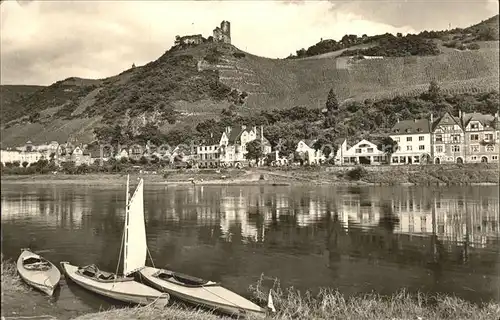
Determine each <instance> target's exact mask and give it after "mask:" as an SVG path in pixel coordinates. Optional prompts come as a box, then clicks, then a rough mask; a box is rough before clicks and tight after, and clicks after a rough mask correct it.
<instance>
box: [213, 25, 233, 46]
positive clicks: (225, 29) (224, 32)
mask: <svg viewBox="0 0 500 320" xmlns="http://www.w3.org/2000/svg"><path fill="white" fill-rule="evenodd" d="M213 37H214V42H222V43H229V44H231V24H230V23H229V21H226V20H224V21H222V22H221V23H220V27H216V28H215V29H214V35H213Z"/></svg>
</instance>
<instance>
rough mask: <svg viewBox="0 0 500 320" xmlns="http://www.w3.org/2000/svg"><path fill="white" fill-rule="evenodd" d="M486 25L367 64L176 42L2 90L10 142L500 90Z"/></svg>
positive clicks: (342, 57) (5, 138) (348, 58)
mask: <svg viewBox="0 0 500 320" xmlns="http://www.w3.org/2000/svg"><path fill="white" fill-rule="evenodd" d="M485 25H488V26H496V27H497V30H498V16H496V18H495V17H493V18H491V19H488V20H486V21H484V22H482V23H480V24H478V25H476V26H472V27H470V28H468V29H463V30H459V31H457V30H455V31H453V32H455V33H452V32H451V31H447V32H445V33H443V34H441V33H439V32H438V33H437V34H439V39H437V40H436V39H435V40H433V41H434V43H438V42H439V43H441V44H439V46H438V49H439V53H437V52H433V51H432V50H431V51H428V52H427V53H426V54H414V55H412V54H411V52H410V55H408V54H406V55H404V56H399V55H398V54H393V55H392V56H382V57H378V58H377V59H370V58H369V57H365V58H364V59H363V58H359V57H357V56H358V55H359V54H360V53H363V52H358V51H356V52H353V51H352V50H355V45H353V46H350V47H349V48H348V49H342V50H344V51H342V52H341V53H338V52H337V53H336V54H331V52H330V53H326V54H322V55H316V56H314V57H307V58H301V59H269V58H264V57H259V56H256V55H253V54H250V53H247V52H244V51H242V50H240V49H238V48H236V47H235V46H233V45H231V44H227V43H213V42H206V43H202V44H199V45H175V46H174V47H172V48H171V49H170V50H168V51H166V52H165V54H163V55H162V56H161V57H159V58H158V59H157V60H155V61H152V62H150V63H148V64H146V65H144V66H138V67H134V68H131V69H128V70H125V71H124V72H122V73H121V74H119V75H116V76H113V77H109V78H106V79H99V80H89V79H80V78H69V79H66V80H62V81H59V82H56V83H54V84H52V85H50V86H48V87H42V88H38V89H36V90H35V91H33V92H28V90H26V91H23V92H26V94H24V93H23V94H20V95H19V96H18V97H16V98H8V97H4V92H5V90H10V89H9V87H10V86H2V97H1V99H2V128H1V133H2V143H3V145H15V144H21V143H24V142H25V141H27V140H32V141H33V142H34V143H42V142H47V141H50V140H58V141H60V142H64V141H65V140H67V139H75V140H78V141H80V142H91V141H93V140H94V139H95V135H94V131H97V132H98V133H100V135H99V136H106V135H108V136H109V132H108V131H109V128H111V127H114V126H116V125H120V126H121V128H122V129H120V130H121V131H120V134H121V136H123V138H122V139H124V140H127V139H128V138H132V137H136V136H140V135H148V134H149V135H151V134H152V133H155V132H158V131H159V132H163V133H166V132H169V131H171V130H173V129H176V128H177V129H179V128H184V127H185V126H189V127H194V126H195V125H196V124H197V123H199V122H202V121H203V120H207V119H214V118H219V117H220V115H221V112H225V111H224V110H226V111H227V110H228V109H231V110H233V112H236V113H238V114H240V115H250V114H255V113H258V112H260V111H265V110H270V109H289V108H292V107H295V106H301V107H304V108H308V109H318V108H322V107H324V105H325V102H326V97H327V94H328V92H329V91H330V90H331V89H333V90H334V91H335V93H336V95H337V97H338V99H339V101H340V102H341V104H346V103H350V102H352V101H359V102H364V101H365V100H366V99H370V100H372V101H377V100H381V99H391V98H394V97H396V96H404V97H412V96H418V95H419V94H421V93H423V92H425V91H426V90H427V88H428V87H429V83H430V82H431V81H436V82H437V83H438V84H439V86H440V88H441V90H442V91H443V92H444V93H453V94H459V93H480V92H490V91H491V90H498V85H499V78H498V74H499V49H498V40H496V41H495V40H492V41H484V38H481V37H480V36H482V35H483V33H482V31H475V30H484V28H483V27H484V26H485ZM488 30H489V29H488ZM457 32H459V33H460V34H461V35H465V38H464V40H463V41H464V42H465V41H469V42H468V43H469V44H470V43H480V44H479V45H480V48H478V49H474V50H468V49H465V50H459V49H454V48H448V47H445V46H444V45H442V44H443V43H444V42H443V41H444V40H443V39H444V37H445V36H447V37H452V39H453V37H454V36H456V35H457V34H458V33H457ZM424 34H425V33H424ZM427 34H431V35H432V34H433V33H432V32H428V33H427ZM384 37H386V36H384V35H382V36H379V38H378V39H379V40H380V39H383V38H384ZM392 37H394V36H392ZM467 37H469V38H467ZM470 37H472V38H473V40H471V39H472V38H470ZM372 38H373V37H372ZM386 38H387V37H386ZM396 38H397V36H396ZM497 39H498V37H497ZM419 41H420V40H419ZM460 41H462V40H460ZM398 43H399V42H398ZM403 43H406V44H405V45H406V46H407V47H408V46H409V45H411V44H412V43H413V42H412V41H409V42H408V41H406V40H405V41H404V42H403ZM424 48H427V49H428V48H431V47H429V46H424ZM427 49H426V50H427ZM445 49H446V50H445ZM347 50H351V51H350V52H351V53H349V51H347ZM372 50H373V49H372ZM346 51H347V52H348V53H346ZM418 52H419V51H418V50H417V51H416V53H418ZM350 54H352V55H350ZM9 99H10V100H9ZM3 101H9V102H8V103H6V104H4V103H3ZM410 116H411V115H410ZM99 128H104V129H99ZM124 128H126V129H124Z"/></svg>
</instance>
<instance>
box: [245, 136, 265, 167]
mask: <svg viewBox="0 0 500 320" xmlns="http://www.w3.org/2000/svg"><path fill="white" fill-rule="evenodd" d="M246 149H247V153H246V155H245V157H246V158H247V160H255V161H256V162H257V163H258V162H259V160H260V159H261V158H262V157H264V152H263V150H262V145H261V143H260V140H257V139H256V140H253V141H250V142H249V143H247V145H246Z"/></svg>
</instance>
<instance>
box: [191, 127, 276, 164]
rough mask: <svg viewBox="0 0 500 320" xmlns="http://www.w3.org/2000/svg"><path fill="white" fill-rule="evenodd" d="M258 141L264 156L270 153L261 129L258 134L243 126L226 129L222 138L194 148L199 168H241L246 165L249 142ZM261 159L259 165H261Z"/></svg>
mask: <svg viewBox="0 0 500 320" xmlns="http://www.w3.org/2000/svg"><path fill="white" fill-rule="evenodd" d="M254 140H259V141H260V142H261V146H262V148H263V153H264V155H267V154H269V153H270V152H271V144H270V143H269V141H268V140H267V139H266V137H264V133H263V128H262V127H261V128H260V132H259V131H258V130H257V127H255V126H254V127H252V128H248V127H247V126H245V125H241V126H238V127H234V128H233V127H226V129H225V130H224V132H223V133H222V136H221V137H220V139H219V140H218V141H217V140H216V139H215V138H214V137H212V138H211V139H209V140H207V141H205V142H204V143H203V144H202V145H200V146H198V147H197V148H196V152H197V156H198V161H199V165H200V166H219V165H222V166H237V167H239V166H242V165H243V164H244V163H247V162H248V161H247V158H246V154H247V149H246V146H247V144H248V143H249V142H252V141H254ZM263 161H264V159H261V160H260V162H261V163H259V164H262V163H263Z"/></svg>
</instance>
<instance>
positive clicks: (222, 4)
mask: <svg viewBox="0 0 500 320" xmlns="http://www.w3.org/2000/svg"><path fill="white" fill-rule="evenodd" d="M498 10H499V6H498V1H496V0H469V1H449V0H419V1H417V0H400V1H375V0H364V1H334V0H330V1H320V0H316V1H302V0H287V1H266V0H255V1H251V0H246V1H232V0H221V1H96V0H93V1H83V0H78V1H69V0H65V1H62V0H59V1H48V0H42V1H32V0H24V1H16V0H6V1H2V3H1V5H0V11H1V15H0V23H1V35H0V40H1V42H0V50H1V60H0V64H1V78H0V79H1V81H0V82H1V84H38V85H50V84H52V83H54V82H56V81H59V80H62V79H66V78H69V77H81V78H93V79H95V78H104V77H109V76H112V75H115V74H118V73H120V72H122V71H124V70H126V69H128V68H130V66H131V65H132V63H135V65H137V66H140V65H144V64H146V63H148V62H150V61H153V60H155V59H157V58H158V57H159V56H161V55H162V54H163V53H164V52H165V51H166V50H168V49H169V48H170V47H171V46H172V45H173V42H174V39H175V36H176V35H186V34H202V35H203V36H205V37H208V36H210V35H212V30H213V29H214V28H215V27H216V26H218V25H220V22H221V21H222V20H228V21H230V22H231V38H232V43H233V44H234V45H235V46H236V47H238V48H240V49H242V50H244V51H247V52H250V53H252V54H256V55H259V56H264V57H269V58H285V57H287V56H288V55H289V54H290V53H295V51H296V50H298V49H300V48H306V49H307V48H308V47H309V46H311V45H314V44H315V43H317V42H318V41H320V39H321V38H323V39H335V40H340V38H342V36H343V35H345V34H357V35H359V36H361V35H362V34H367V35H375V34H382V33H386V32H390V33H393V34H395V33H397V32H402V33H403V34H406V33H418V32H420V31H422V30H426V29H427V30H443V29H447V28H448V26H449V25H450V24H451V26H452V28H455V27H467V26H469V25H472V24H475V23H478V22H480V21H481V20H485V19H487V18H490V17H492V16H493V15H495V14H498Z"/></svg>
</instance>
